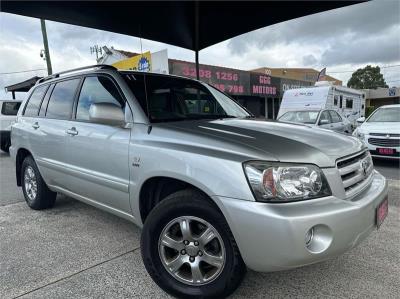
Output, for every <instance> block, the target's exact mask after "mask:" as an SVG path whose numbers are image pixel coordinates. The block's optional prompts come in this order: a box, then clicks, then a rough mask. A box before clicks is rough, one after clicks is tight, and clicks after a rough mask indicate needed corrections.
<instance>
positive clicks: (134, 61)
mask: <svg viewBox="0 0 400 299" xmlns="http://www.w3.org/2000/svg"><path fill="white" fill-rule="evenodd" d="M112 66H114V67H116V68H117V69H119V70H132V71H139V72H150V71H151V54H150V51H149V52H145V53H143V54H139V55H137V56H133V57H131V58H128V59H124V60H120V61H117V62H115V63H113V64H112Z"/></svg>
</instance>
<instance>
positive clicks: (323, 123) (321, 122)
mask: <svg viewBox="0 0 400 299" xmlns="http://www.w3.org/2000/svg"><path fill="white" fill-rule="evenodd" d="M327 124H329V120H327V119H321V120H320V121H319V125H320V126H321V125H327Z"/></svg>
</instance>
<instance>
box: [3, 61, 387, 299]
mask: <svg viewBox="0 0 400 299" xmlns="http://www.w3.org/2000/svg"><path fill="white" fill-rule="evenodd" d="M11 135H12V137H11V138H12V146H11V149H10V152H11V155H12V157H13V158H14V159H15V165H16V178H17V184H18V185H19V186H22V190H23V193H24V196H25V199H26V202H27V204H28V205H29V206H30V207H31V208H33V209H45V208H50V207H52V206H53V205H54V202H55V199H56V194H57V193H62V194H65V195H67V196H70V197H73V198H76V199H78V200H81V201H83V202H86V203H88V204H90V205H93V206H95V207H98V208H101V209H104V210H106V211H109V212H111V213H113V214H116V215H118V216H121V217H123V218H125V219H127V220H130V221H132V222H133V223H135V224H137V225H138V226H140V227H143V230H142V238H141V251H142V257H143V262H144V265H145V267H146V269H147V270H148V272H149V274H150V276H151V277H152V278H153V280H154V281H155V282H156V283H157V284H158V285H159V286H160V287H161V288H163V289H164V290H165V291H167V292H168V293H170V294H172V295H175V296H178V297H189V296H193V297H201V298H210V297H214V298H219V297H224V296H227V295H229V294H230V293H232V292H233V291H234V290H235V289H236V287H237V286H238V285H239V284H240V282H241V280H242V278H243V277H244V274H245V272H246V266H247V267H248V268H250V269H253V270H255V271H277V270H286V269H291V268H295V267H300V266H304V265H308V264H312V263H315V262H319V261H323V260H326V259H329V258H332V257H334V256H337V255H340V254H342V253H343V252H345V251H346V250H348V249H350V248H352V247H354V246H355V245H356V244H358V243H360V242H361V241H362V240H363V239H364V238H366V237H367V236H368V235H369V234H370V232H371V231H372V230H374V228H376V227H378V226H379V225H380V224H381V223H382V221H383V219H384V218H385V216H386V214H387V209H388V201H387V183H386V181H385V178H384V177H383V176H382V175H380V174H379V173H378V172H376V171H375V170H374V169H373V165H372V160H371V157H370V154H369V153H368V151H367V148H366V147H365V145H364V144H363V143H362V142H360V141H359V140H358V139H357V138H354V137H348V136H344V135H341V134H337V133H334V132H329V131H327V130H321V129H315V128H310V127H308V126H304V125H296V124H285V123H279V122H268V121H262V120H256V119H254V118H253V116H252V115H251V114H249V112H247V111H246V110H245V109H244V108H242V107H241V106H240V105H238V104H237V103H236V102H235V101H234V100H232V99H231V98H230V97H229V96H227V95H226V94H224V93H222V92H220V91H219V90H217V89H215V88H214V87H212V86H210V85H207V84H205V83H202V82H199V81H195V80H190V79H186V78H181V77H175V76H167V75H157V74H145V73H137V72H132V71H118V70H116V69H114V68H113V67H110V66H101V65H99V66H95V67H91V68H89V67H88V68H84V69H79V70H74V71H70V72H65V73H60V74H56V75H53V76H50V77H47V78H44V79H42V80H41V81H40V82H38V84H37V85H36V86H35V87H34V88H32V90H31V91H30V95H29V96H28V99H27V100H26V101H25V102H24V103H23V104H22V106H21V109H20V111H19V113H18V117H17V122H16V124H15V125H13V127H12V133H11Z"/></svg>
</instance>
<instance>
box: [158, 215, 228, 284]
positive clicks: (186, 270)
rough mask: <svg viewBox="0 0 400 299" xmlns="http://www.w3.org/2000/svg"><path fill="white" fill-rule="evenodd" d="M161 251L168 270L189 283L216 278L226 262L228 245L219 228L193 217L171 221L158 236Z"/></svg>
mask: <svg viewBox="0 0 400 299" xmlns="http://www.w3.org/2000/svg"><path fill="white" fill-rule="evenodd" d="M158 247H159V254H160V258H161V262H162V264H163V266H164V267H165V269H166V270H167V272H168V273H169V274H171V275H172V276H173V277H174V278H175V279H177V280H179V281H181V282H183V283H185V284H189V285H195V286H199V285H204V284H207V283H210V282H211V281H213V280H215V279H216V278H217V277H218V276H219V275H220V274H221V272H222V270H223V268H224V265H225V247H224V243H223V240H222V237H221V236H220V234H219V233H218V231H217V230H216V229H215V228H214V227H213V226H212V225H211V224H210V223H208V222H207V221H205V220H203V219H200V218H198V217H193V216H183V217H178V218H175V219H173V220H172V221H170V222H169V223H168V224H167V225H166V226H165V228H164V229H163V231H162V233H161V235H160V238H159V245H158Z"/></svg>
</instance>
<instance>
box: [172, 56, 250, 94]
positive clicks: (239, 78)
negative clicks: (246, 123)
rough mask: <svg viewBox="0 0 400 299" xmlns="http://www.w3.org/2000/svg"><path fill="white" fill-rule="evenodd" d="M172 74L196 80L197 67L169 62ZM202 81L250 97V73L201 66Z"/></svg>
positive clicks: (228, 91)
mask: <svg viewBox="0 0 400 299" xmlns="http://www.w3.org/2000/svg"><path fill="white" fill-rule="evenodd" d="M169 71H170V74H174V75H178V76H183V77H189V78H196V65H195V64H194V63H190V62H183V61H173V60H172V61H171V60H170V61H169ZM199 77H200V80H201V81H203V82H206V83H209V84H211V85H213V86H214V87H216V88H218V89H219V90H221V91H223V92H226V93H229V94H234V95H249V94H250V90H249V86H250V75H249V73H248V72H245V71H240V70H235V69H229V68H222V67H216V66H211V65H202V64H200V66H199Z"/></svg>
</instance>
